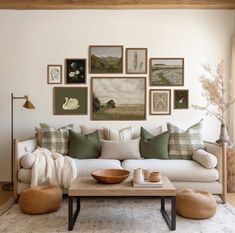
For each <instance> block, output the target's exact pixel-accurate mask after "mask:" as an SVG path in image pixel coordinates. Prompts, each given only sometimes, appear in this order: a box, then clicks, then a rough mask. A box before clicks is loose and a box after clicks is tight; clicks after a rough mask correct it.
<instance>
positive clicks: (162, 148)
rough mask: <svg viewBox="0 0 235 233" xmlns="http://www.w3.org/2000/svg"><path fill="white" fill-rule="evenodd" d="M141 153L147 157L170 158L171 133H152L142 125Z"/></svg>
mask: <svg viewBox="0 0 235 233" xmlns="http://www.w3.org/2000/svg"><path fill="white" fill-rule="evenodd" d="M140 135H141V139H140V154H141V156H142V157H143V158H145V159H168V158H169V156H168V141H169V133H168V132H167V131H166V132H163V133H161V134H159V135H157V136H154V135H152V134H151V133H150V132H148V131H147V130H146V129H144V128H143V127H141V134H140Z"/></svg>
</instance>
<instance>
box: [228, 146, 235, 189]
mask: <svg viewBox="0 0 235 233" xmlns="http://www.w3.org/2000/svg"><path fill="white" fill-rule="evenodd" d="M227 179H228V193H235V148H227Z"/></svg>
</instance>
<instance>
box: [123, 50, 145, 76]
mask: <svg viewBox="0 0 235 233" xmlns="http://www.w3.org/2000/svg"><path fill="white" fill-rule="evenodd" d="M126 73H127V74H146V73H147V49H146V48H127V49H126Z"/></svg>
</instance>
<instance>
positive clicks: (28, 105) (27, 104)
mask: <svg viewBox="0 0 235 233" xmlns="http://www.w3.org/2000/svg"><path fill="white" fill-rule="evenodd" d="M14 100H25V103H24V104H23V106H22V107H24V108H27V109H35V107H34V105H33V104H32V103H31V102H30V101H29V97H28V95H24V96H14V95H13V93H11V183H10V184H5V185H3V188H2V189H3V190H5V191H11V190H13V176H14V174H13V173H14V171H13V159H14V155H13V153H14V145H13V143H14V142H13V141H14V138H13V133H14V131H13V127H14V125H13V123H14V121H13V120H14V111H13V110H14Z"/></svg>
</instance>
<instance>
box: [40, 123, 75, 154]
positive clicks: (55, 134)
mask: <svg viewBox="0 0 235 233" xmlns="http://www.w3.org/2000/svg"><path fill="white" fill-rule="evenodd" d="M40 126H41V130H42V147H44V148H47V149H48V150H50V151H52V152H57V153H59V154H63V155H66V154H68V147H69V146H68V140H69V129H72V128H73V125H68V126H64V127H61V128H58V129H56V128H53V127H48V126H47V125H45V124H40Z"/></svg>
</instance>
